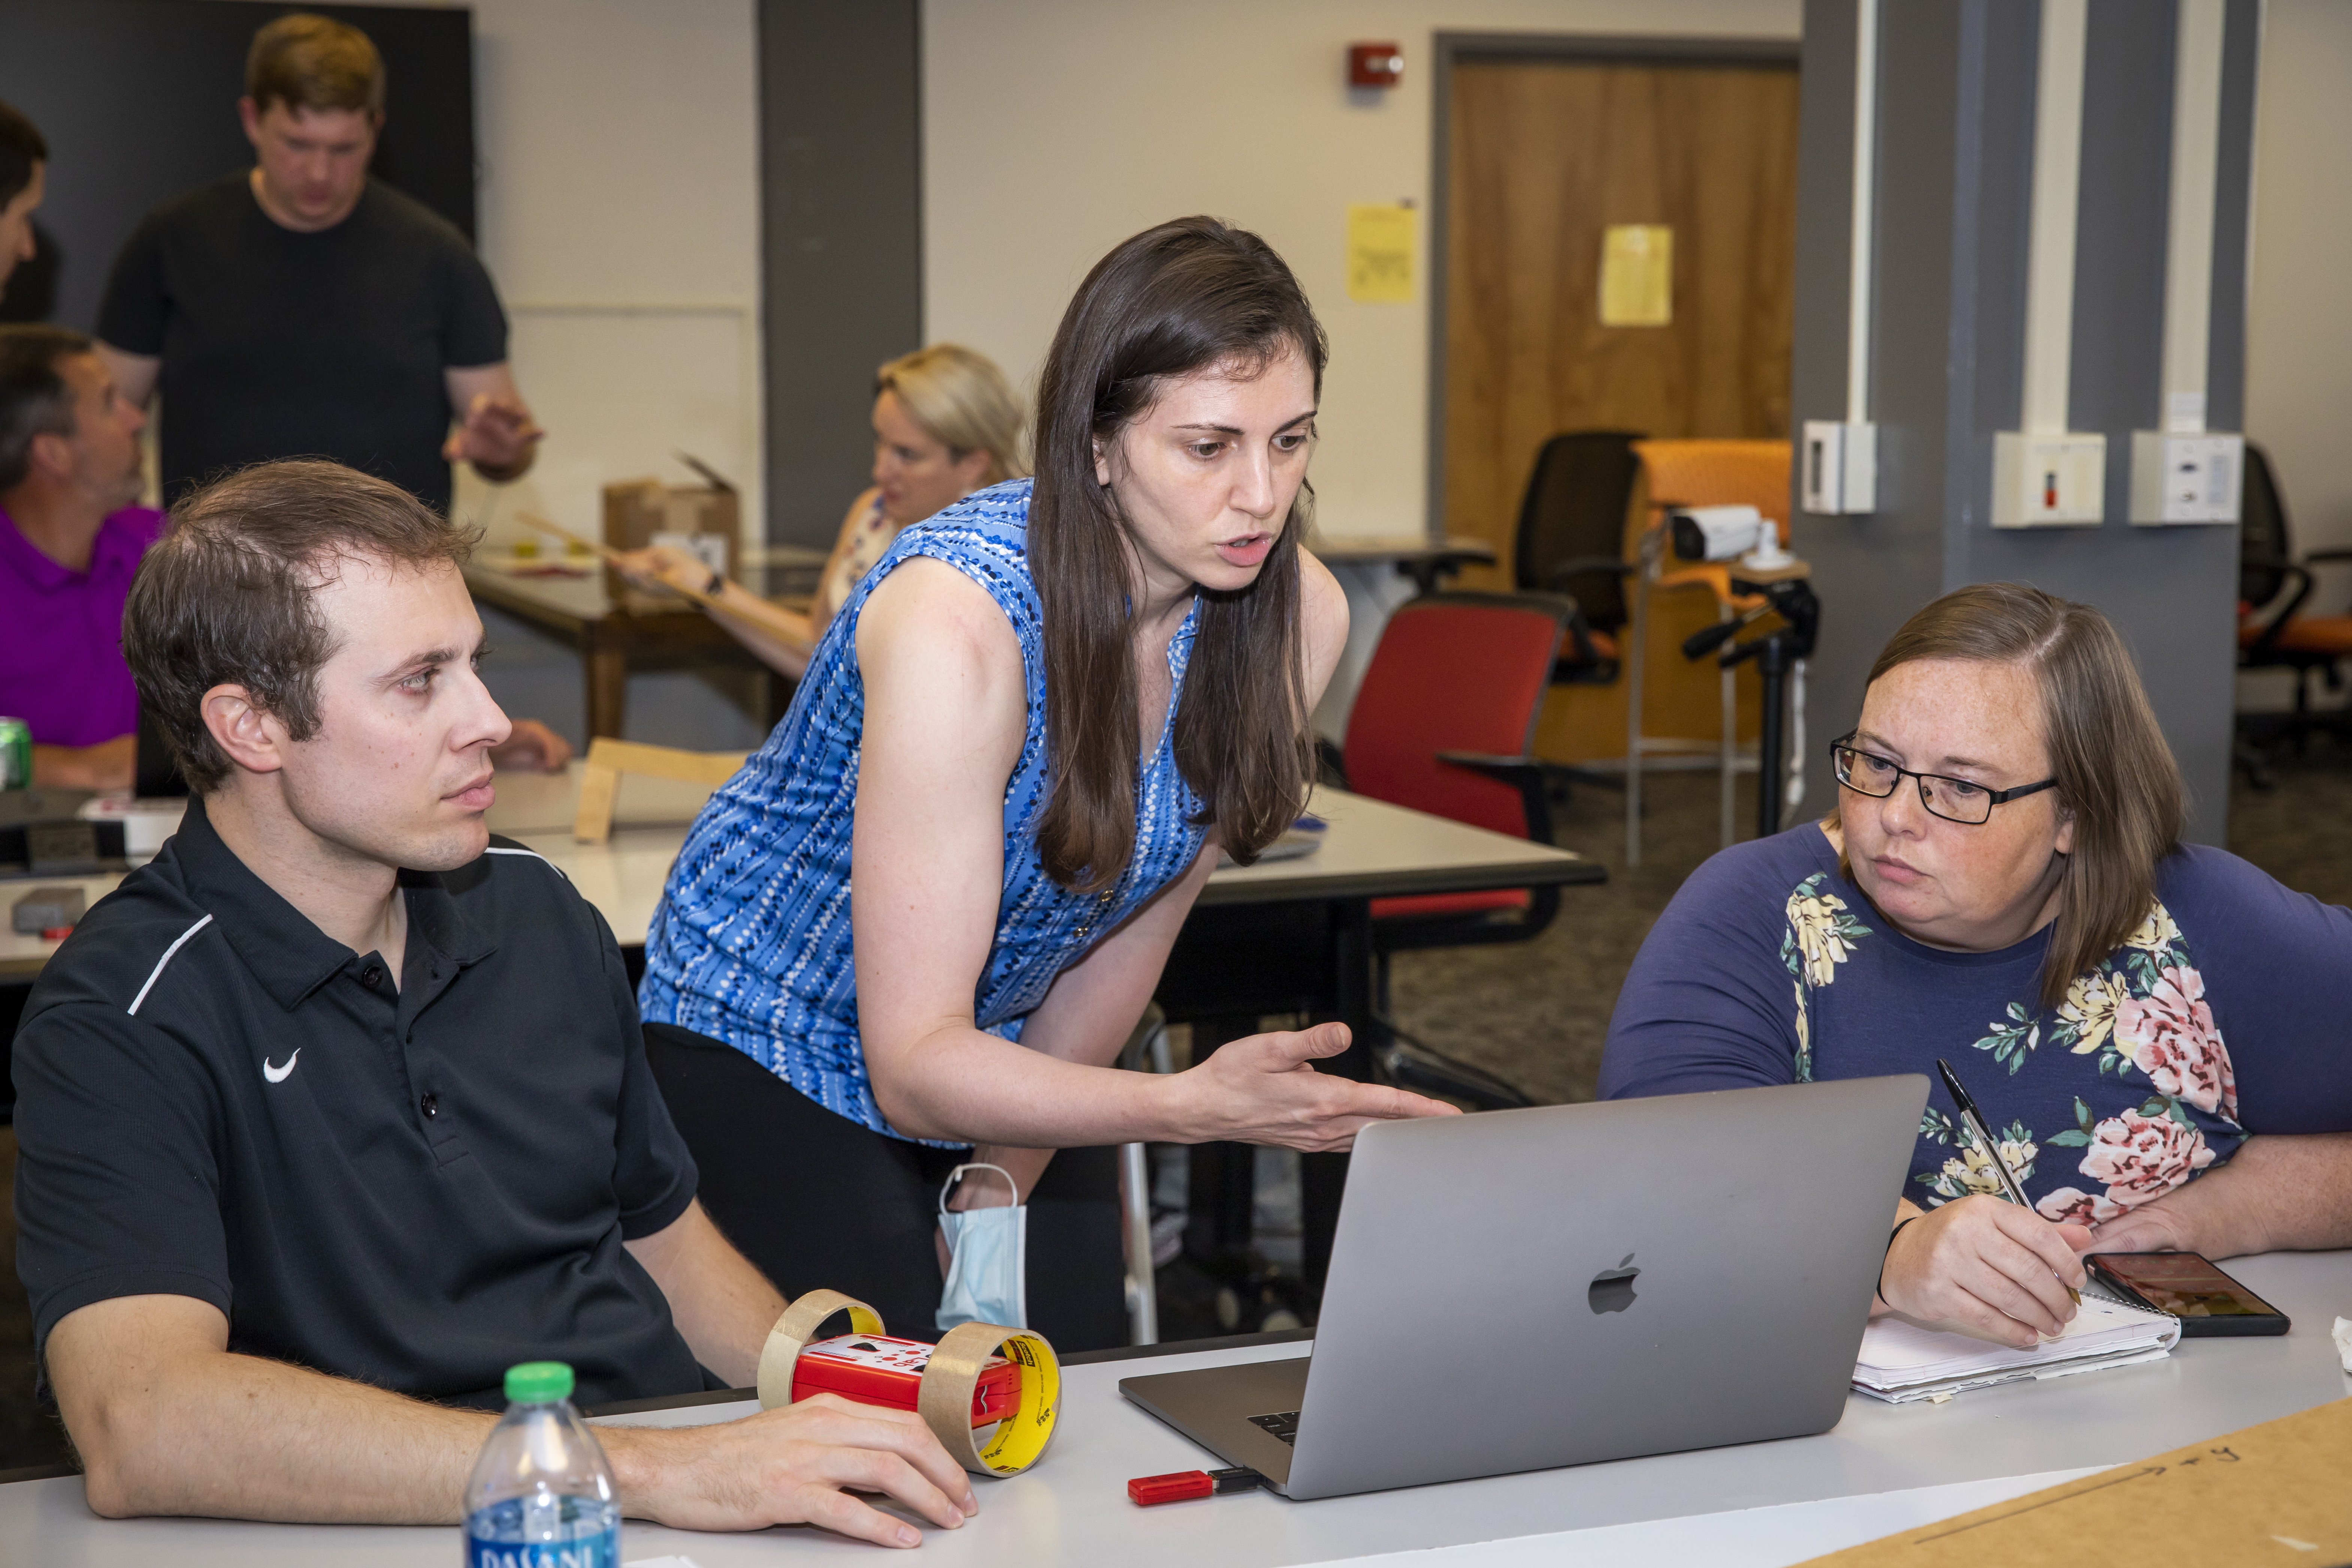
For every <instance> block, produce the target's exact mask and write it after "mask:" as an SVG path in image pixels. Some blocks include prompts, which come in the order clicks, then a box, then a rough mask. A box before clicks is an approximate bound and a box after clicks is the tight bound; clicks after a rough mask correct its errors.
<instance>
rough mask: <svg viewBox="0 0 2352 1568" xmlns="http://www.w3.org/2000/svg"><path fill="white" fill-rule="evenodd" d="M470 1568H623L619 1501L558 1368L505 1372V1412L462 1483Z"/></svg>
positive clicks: (533, 1364) (535, 1364) (531, 1365)
mask: <svg viewBox="0 0 2352 1568" xmlns="http://www.w3.org/2000/svg"><path fill="white" fill-rule="evenodd" d="M466 1568H621V1502H620V1499H619V1497H618V1496H617V1495H615V1494H614V1490H613V1467H612V1466H611V1465H609V1464H607V1463H605V1460H604V1449H603V1448H602V1447H599V1446H598V1444H597V1442H596V1435H595V1434H594V1433H593V1432H592V1431H590V1430H589V1429H588V1424H587V1423H586V1422H584V1421H583V1420H581V1419H580V1412H579V1411H577V1410H575V1409H573V1408H572V1369H571V1368H570V1367H568V1366H566V1365H564V1364H563V1363H562V1362H560V1361H527V1362H524V1363H522V1364H521V1365H520V1366H510V1367H509V1368H507V1413H506V1415H505V1416H504V1417H503V1418H502V1419H501V1420H500V1421H499V1424H498V1425H497V1426H493V1427H492V1428H490V1440H489V1441H488V1442H487V1443H485V1444H483V1445H482V1457H481V1458H478V1459H476V1460H475V1461H474V1475H473V1479H470V1480H468V1481H467V1483H466Z"/></svg>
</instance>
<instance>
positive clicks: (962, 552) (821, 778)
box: [637, 479, 1206, 1138]
mask: <svg viewBox="0 0 2352 1568" xmlns="http://www.w3.org/2000/svg"><path fill="white" fill-rule="evenodd" d="M1029 491H1030V482H1029V481H1028V480H1027V479H1016V480H1013V482H1011V483H1009V484H1002V485H997V486H995V487H994V488H992V489H985V490H982V491H980V492H979V493H977V494H975V495H971V496H969V497H966V498H965V499H964V500H961V501H959V502H957V503H956V504H955V505H954V506H951V507H950V508H948V509H947V510H945V511H943V512H940V514H939V515H938V516H937V517H934V518H932V519H931V520H930V521H928V522H924V523H919V524H917V525H916V526H914V527H912V528H909V529H907V530H906V531H903V532H902V533H900V534H899V536H898V540H897V541H896V542H894V543H893V544H892V545H891V547H890V550H889V552H888V553H887V554H885V555H884V556H883V557H882V559H881V561H880V562H879V563H877V564H876V566H875V568H874V570H873V572H872V574H870V575H868V576H867V577H866V580H865V581H864V582H862V583H860V584H858V585H857V588H856V591H855V592H854V593H853V594H852V595H850V598H849V602H848V603H847V604H846V605H844V606H843V607H842V611H841V614H840V615H838V616H835V617H834V621H833V624H832V625H831V626H829V627H827V628H826V630H825V634H824V639H823V640H822V641H820V642H819V643H818V644H817V647H816V652H815V653H814V655H813V656H812V657H811V658H810V661H809V669H808V674H807V676H806V678H805V679H803V680H802V682H801V686H800V689H799V691H798V692H797V693H795V694H794V696H793V705H792V710H791V711H789V712H787V713H786V714H785V715H784V721H783V722H782V723H781V724H779V725H777V726H776V731H775V733H774V734H772V735H771V736H769V737H768V743H767V744H766V745H764V746H762V747H761V749H760V750H759V751H758V752H755V753H753V755H752V756H751V760H750V761H748V762H746V763H744V764H743V771H742V772H740V773H737V774H736V775H735V776H734V777H733V778H732V779H730V780H729V781H728V782H727V784H724V785H723V786H721V787H720V789H719V792H718V793H717V794H715V795H712V796H711V797H710V803H709V805H706V806H704V807H703V809H702V815H701V816H698V818H696V819H695V824H694V827H693V829H692V830H691V831H690V832H689V833H688V835H687V839H686V847H684V848H683V849H681V850H680V851H679V852H678V857H677V864H676V865H675V866H674V867H672V868H671V869H670V875H669V883H668V885H667V887H666V888H664V889H663V890H662V900H661V906H660V907H659V908H658V909H657V910H655V912H654V919H653V924H652V926H651V928H650V929H649V930H648V931H647V932H646V977H645V981H644V983H643V984H641V985H640V986H639V987H638V991H637V1003H638V1006H639V1007H640V1008H641V1009H642V1010H643V1012H644V1015H645V1017H646V1022H648V1023H664V1024H675V1025H677V1026H679V1027H681V1028H687V1029H693V1030H695V1031H697V1032H698V1033H700V1034H704V1035H708V1036H709V1037H712V1038H713V1039H718V1040H724V1041H725V1042H727V1043H728V1044H729V1045H730V1046H733V1047H735V1048H736V1049H737V1050H740V1051H741V1052H743V1053H744V1054H745V1055H746V1056H749V1057H751V1058H752V1059H753V1060H755V1061H757V1062H759V1063H760V1064H761V1066H763V1067H765V1068H768V1070H769V1071H771V1072H772V1073H774V1074H775V1075H776V1076H777V1077H778V1078H781V1079H783V1080H784V1081H785V1082H787V1083H789V1084H791V1085H792V1086H793V1088H794V1089H798V1090H800V1091H801V1092H802V1093H803V1094H804V1095H806V1096H808V1097H809V1098H810V1099H811V1100H815V1101H816V1102H817V1103H818V1104H820V1105H822V1106H824V1108H825V1109H826V1110H831V1111H834V1112H835V1113H836V1114H838V1115H842V1116H845V1117H848V1118H849V1119H850V1120H851V1121H857V1122H862V1123H863V1124H865V1125H866V1126H867V1127H870V1128H872V1129H873V1130H874V1131H877V1132H881V1133H885V1134H887V1135H888V1136H890V1137H893V1138H897V1137H902V1136H903V1134H901V1133H898V1132H897V1131H893V1130H892V1129H891V1127H890V1126H889V1124H888V1123H887V1121H885V1120H884V1119H883V1115H882V1111H881V1109H880V1108H879V1107H878V1106H877V1105H876V1104H875V1102H874V1089H873V1085H872V1083H871V1082H870V1081H869V1080H868V1079H867V1078H866V1053H865V1049H864V1047H863V1046H862V1045H861V1043H860V1042H859V1039H858V1035H857V988H856V970H855V968H854V966H853V964H852V963H851V956H850V932H849V902H850V876H849V869H850V864H849V836H850V826H851V807H852V805H853V803H854V802H855V800H856V794H857V764H858V755H859V747H860V739H861V736H862V734H863V731H864V726H865V717H866V691H865V685H864V682H863V681H862V680H861V679H860V678H859V675H858V669H857V621H858V617H859V616H860V615H861V614H863V613H864V611H865V608H866V599H867V598H868V597H869V596H871V595H872V594H873V592H874V589H875V587H876V585H877V584H879V583H880V582H881V581H882V579H883V578H885V577H887V576H888V575H889V574H890V573H891V572H892V571H893V570H895V569H896V568H897V567H898V564H899V563H901V562H904V561H906V560H908V559H909V558H910V557H913V556H917V555H928V556H930V557H932V558H933V559H935V560H940V561H944V562H946V563H948V564H949V565H950V566H953V567H954V568H956V570H958V571H960V572H961V573H962V574H964V575H965V576H967V577H970V578H971V580H972V581H973V582H975V583H977V584H980V585H981V586H982V588H985V589H986V590H988V594H989V596H990V597H991V598H992V599H994V600H995V601H996V603H997V605H998V607H999V608H1001V609H1002V610H1003V612H1004V614H1005V617H1006V619H1008V620H1010V621H1011V622H1012V623H1013V631H1014V633H1015V634H1016V635H1017V636H1018V637H1020V639H1021V662H1022V666H1023V668H1024V673H1025V675H1026V677H1027V684H1028V697H1029V701H1028V723H1027V728H1026V731H1025V732H1024V735H1023V737H1022V744H1021V756H1020V759H1019V761H1017V762H1016V763H1014V764H1013V776H1012V778H1011V780H1010V781H1009V782H1008V783H1007V784H1006V785H1005V789H1004V883H1003V895H1002V898H1001V900H1000V902H999V903H998V906H997V915H996V937H995V941H994V942H993V943H992V945H991V946H990V949H989V953H988V962H987V964H986V966H985V967H984V968H983V969H982V972H981V975H980V983H979V984H978V986H977V987H976V988H975V990H974V992H973V995H972V1013H973V1017H974V1020H975V1022H977V1023H978V1025H979V1026H980V1027H981V1028H982V1029H984V1030H986V1031H987V1032H988V1033H990V1034H992V1035H995V1036H998V1037H1001V1038H1003V1039H1007V1040H1018V1039H1020V1037H1021V1026H1022V1024H1023V1022H1024V1020H1025V1019H1026V1017H1027V1016H1028V1015H1029V1013H1030V1012H1031V1011H1032V1010H1033V1009H1034V1008H1035V1007H1036V1005H1038V1004H1039V1003H1040V1002H1042V1001H1044V1000H1045V992H1046V990H1047V988H1048V987H1050V986H1051V985H1052V984H1053V983H1054V980H1055V976H1057V975H1059V974H1060V973H1062V971H1063V970H1065V969H1066V968H1068V967H1069V966H1070V965H1071V964H1073V963H1076V962H1077V961H1078V960H1079V959H1080V958H1082V957H1084V956H1085V954H1086V952H1087V949H1088V948H1089V947H1091V946H1093V945H1094V943H1095V942H1097V940H1098V939H1099V938H1101V937H1102V936H1103V935H1104V934H1105V933H1107V932H1108V931H1111V930H1112V929H1113V928H1114V927H1116V926H1117V925H1118V923H1119V922H1120V921H1124V920H1125V919H1127V918H1128V916H1129V915H1130V914H1132V913H1134V912H1135V910H1137V909H1139V907H1141V906H1142V905H1143V904H1144V903H1145V902H1147V901H1148V900H1150V898H1151V896H1152V895H1153V894H1155V893H1157V892H1158V891H1159V890H1160V889H1161V888H1163V887H1165V886H1166V885H1167V884H1168V883H1169V882H1171V880H1173V879H1175V878H1176V877H1177V876H1178V875H1179V874H1181V872H1182V871H1183V870H1184V869H1185V868H1187V867H1188V866H1190V865H1191V864H1192V860H1193V858H1194V857H1196V856H1197V855H1199V853H1200V851H1201V843H1202V837H1204V835H1205V832H1206V829H1205V828H1204V827H1202V826H1197V825H1196V824H1195V823H1194V822H1193V820H1192V819H1193V818H1194V817H1195V816H1198V815H1200V813H1201V810H1202V803H1201V800H1200V797H1199V796H1198V795H1194V794H1193V792H1192V789H1191V787H1190V786H1189V785H1187V784H1185V783H1184V780H1183V778H1182V776H1181V774H1180V773H1178V772H1177V769H1176V755H1175V738H1174V733H1173V731H1174V717H1175V712H1176V704H1177V700H1178V699H1179V698H1180V697H1181V695H1182V693H1183V689H1184V668H1185V665H1186V663H1187V661H1188V660H1189V659H1190V658H1191V656H1192V634H1193V629H1194V626H1195V624H1196V623H1197V622H1198V620H1199V618H1200V605H1199V601H1198V600H1195V601H1194V603H1193V607H1192V613H1191V614H1189V615H1187V616H1185V617H1184V624H1183V625H1182V626H1181V627H1179V628H1178V630H1177V632H1176V635H1175V637H1173V638H1172V639H1171V641H1170V642H1169V645H1168V673H1169V677H1170V680H1171V688H1170V691H1169V699H1168V717H1167V719H1166V720H1164V721H1162V723H1161V726H1160V741H1159V743H1158V745H1157V746H1156V747H1155V748H1154V749H1153V751H1152V753H1151V755H1150V758H1149V759H1148V760H1147V761H1146V762H1145V763H1144V764H1143V766H1142V769H1141V771H1140V773H1139V775H1138V779H1137V784H1136V831H1135V854H1134V857H1133V858H1131V859H1130V860H1129V863H1128V868H1127V870H1126V873H1125V874H1124V875H1123V876H1121V877H1120V878H1119V879H1118V882H1116V883H1115V884H1113V885H1112V886H1111V887H1110V888H1108V889H1105V890H1104V891H1102V892H1100V893H1097V894H1093V895H1088V896H1080V895H1078V894H1076V893H1073V892H1071V891H1070V890H1069V889H1066V888H1064V887H1063V886H1061V885H1060V884H1059V883H1057V882H1055V880H1054V879H1052V878H1050V877H1048V876H1046V875H1045V870H1044V868H1042V867H1040V866H1039V865H1038V863H1037V846H1036V840H1035V837H1034V834H1033V832H1032V826H1033V824H1034V820H1035V818H1036V817H1037V816H1038V815H1039V814H1041V813H1042V812H1043V811H1044V810H1045V796H1046V765H1045V764H1046V756H1045V654H1044V646H1043V626H1042V623H1041V620H1040V612H1039V607H1038V602H1037V590H1036V587H1035V584H1034V583H1033V582H1032V581H1031V579H1030V576H1029V559H1028V521H1029Z"/></svg>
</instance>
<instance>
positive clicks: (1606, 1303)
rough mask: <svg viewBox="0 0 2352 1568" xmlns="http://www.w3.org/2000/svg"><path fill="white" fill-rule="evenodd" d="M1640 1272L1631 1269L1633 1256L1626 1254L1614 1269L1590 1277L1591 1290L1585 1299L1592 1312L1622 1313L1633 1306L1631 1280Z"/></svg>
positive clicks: (1587, 1292) (1586, 1293) (1603, 1270)
mask: <svg viewBox="0 0 2352 1568" xmlns="http://www.w3.org/2000/svg"><path fill="white" fill-rule="evenodd" d="M1641 1272H1642V1271H1641V1270H1640V1269H1638V1268H1634V1267H1633V1254H1632V1253H1630V1252H1629V1253H1627V1254H1626V1255H1625V1256H1624V1258H1622V1260H1621V1261H1620V1262H1619V1263H1618V1265H1617V1267H1616V1268H1604V1269H1602V1270H1601V1272H1600V1273H1598V1274H1595V1275H1594V1276H1593V1277H1592V1286H1591V1289H1589V1290H1587V1291H1586V1292H1585V1298H1586V1300H1589V1301H1591V1304H1592V1310H1593V1311H1594V1312H1596V1313H1600V1312H1622V1311H1623V1310H1625V1309H1626V1308H1628V1307H1630V1306H1632V1305H1633V1280H1634V1278H1635V1277H1636V1276H1638V1275H1639V1274H1640V1273H1641Z"/></svg>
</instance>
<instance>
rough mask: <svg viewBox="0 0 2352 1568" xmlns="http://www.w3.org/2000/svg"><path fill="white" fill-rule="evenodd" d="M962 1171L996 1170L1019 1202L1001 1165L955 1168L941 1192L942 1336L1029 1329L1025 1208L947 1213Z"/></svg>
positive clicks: (1026, 1214) (940, 1312)
mask: <svg viewBox="0 0 2352 1568" xmlns="http://www.w3.org/2000/svg"><path fill="white" fill-rule="evenodd" d="M966 1171H994V1172H995V1173H997V1174H998V1175H1000V1176H1003V1178H1004V1184H1005V1186H1007V1187H1008V1188H1011V1189H1012V1191H1013V1195H1014V1196H1015V1197H1018V1196H1019V1195H1020V1191H1021V1189H1020V1188H1018V1187H1016V1186H1013V1177H1012V1175H1011V1174H1010V1173H1008V1172H1006V1171H1005V1170H1004V1169H1003V1167H1002V1166H998V1165H987V1164H971V1165H958V1166H957V1167H956V1168H955V1169H954V1170H952V1171H950V1172H949V1173H948V1179H947V1184H946V1185H944V1186H942V1187H941V1188H940V1229H941V1230H942V1231H944V1232H945V1233H946V1235H947V1238H948V1282H947V1287H946V1289H943V1290H941V1291H940V1310H939V1313H938V1318H937V1321H938V1323H939V1327H940V1331H941V1332H945V1331H947V1330H949V1329H952V1328H954V1327H955V1326H956V1325H957V1324H958V1323H999V1324H1002V1325H1003V1326H1004V1327H1005V1328H1008V1329H1025V1328H1027V1327H1028V1326H1029V1288H1028V1282H1027V1281H1028V1262H1029V1257H1028V1254H1029V1208H1028V1205H1025V1204H1014V1205H1012V1206H1010V1207H997V1208H986V1209H966V1210H964V1211H963V1212H962V1213H961V1214H951V1213H950V1212H949V1210H948V1194H950V1193H951V1192H953V1191H955V1184H956V1182H957V1180H958V1179H959V1178H961V1176H962V1175H963V1173H965V1172H966Z"/></svg>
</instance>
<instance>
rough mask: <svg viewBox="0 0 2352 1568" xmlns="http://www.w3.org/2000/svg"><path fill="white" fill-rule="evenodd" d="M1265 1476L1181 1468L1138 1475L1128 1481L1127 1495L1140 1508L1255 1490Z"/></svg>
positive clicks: (1243, 1470) (1245, 1471)
mask: <svg viewBox="0 0 2352 1568" xmlns="http://www.w3.org/2000/svg"><path fill="white" fill-rule="evenodd" d="M1264 1479H1265V1477H1263V1476H1261V1475H1259V1474H1258V1473H1257V1472H1256V1471H1255V1470H1253V1469H1249V1468H1234V1469H1230V1470H1177V1471H1174V1472H1172V1473H1171V1474H1169V1475H1165V1476H1138V1477H1136V1478H1135V1479H1133V1480H1131V1481H1129V1482H1128V1483H1127V1495H1128V1496H1129V1498H1130V1499H1132V1500H1134V1502H1135V1505H1136V1506H1137V1507H1138V1508H1151V1507H1154V1506H1156V1505H1158V1504H1160V1503H1163V1502H1183V1501H1185V1500H1189V1499H1192V1498H1196V1497H1217V1496H1221V1495H1223V1493H1226V1492H1246V1491H1255V1490H1256V1489H1257V1488H1258V1484H1259V1483H1260V1482H1261V1481H1263V1480H1264Z"/></svg>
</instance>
